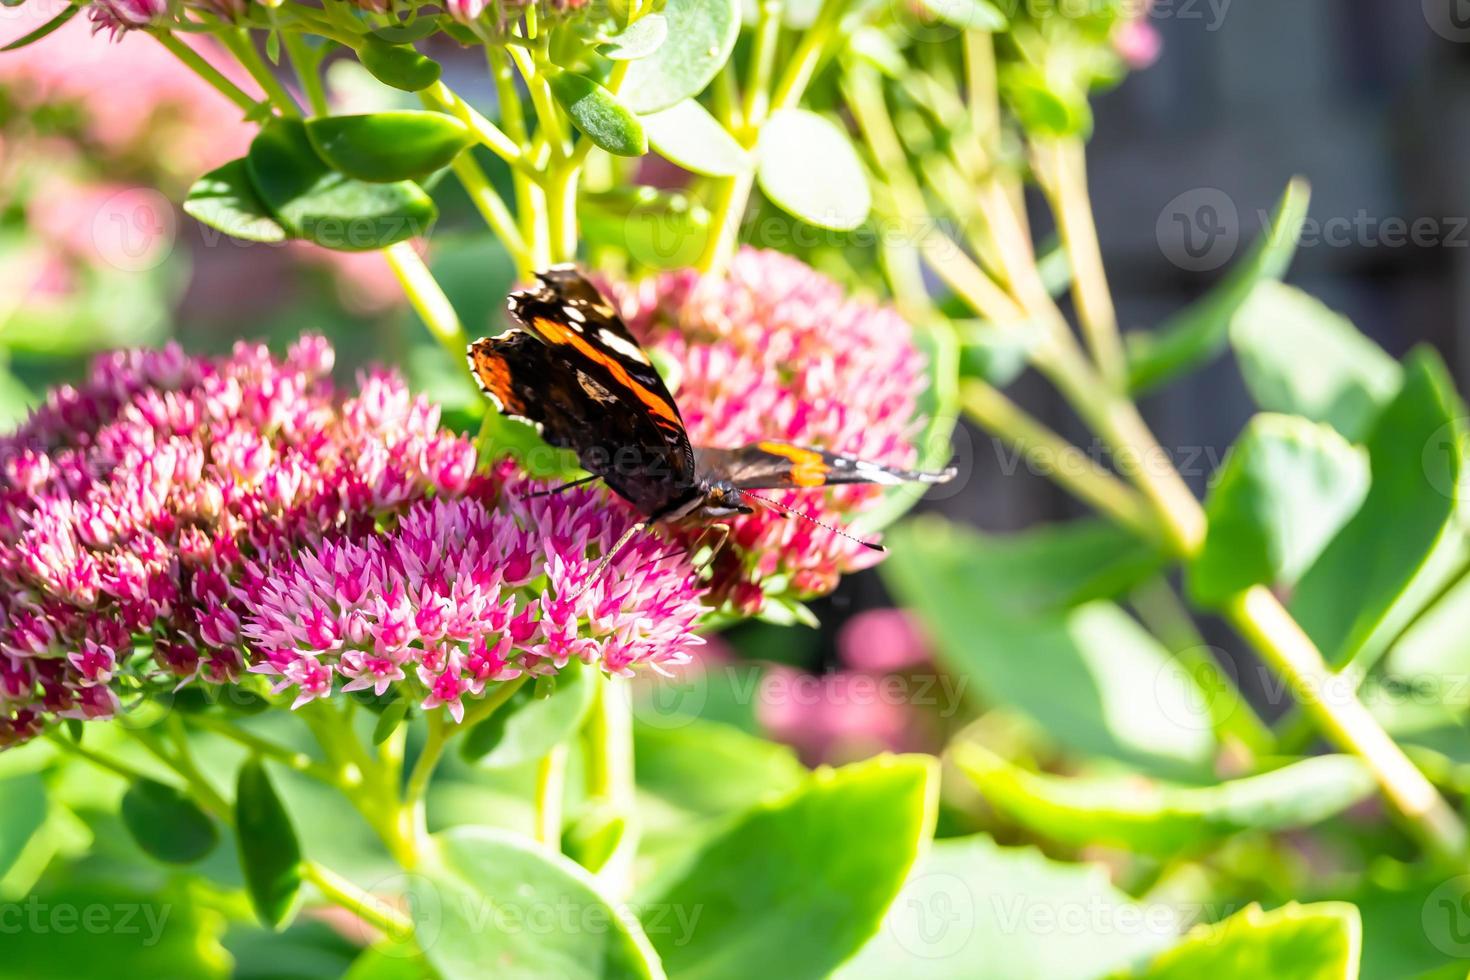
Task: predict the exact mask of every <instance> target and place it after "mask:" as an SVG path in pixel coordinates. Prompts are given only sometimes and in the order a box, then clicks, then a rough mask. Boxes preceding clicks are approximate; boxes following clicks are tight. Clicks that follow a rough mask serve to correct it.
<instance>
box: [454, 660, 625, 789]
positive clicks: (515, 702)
mask: <svg viewBox="0 0 1470 980" xmlns="http://www.w3.org/2000/svg"><path fill="white" fill-rule="evenodd" d="M573 664H576V662H575V661H573V662H572V663H569V664H568V665H567V666H566V667H565V668H563V669H562V671H561V672H560V673H559V674H558V675H557V678H556V692H555V693H554V694H552V695H551V696H550V697H546V698H538V697H536V696H535V693H534V690H533V688H532V686H531V685H529V684H526V685H523V686H522V687H521V689H520V690H518V691H516V693H515V694H514V695H512V696H511V699H510V701H508V702H507V703H506V704H504V705H502V706H501V707H500V709H499V710H497V711H496V712H495V714H493V715H491V716H490V717H489V718H486V719H485V720H484V721H482V722H480V724H478V725H476V726H475V727H474V728H472V729H470V730H469V732H468V733H467V734H466V735H465V738H464V741H463V742H462V743H461V744H460V756H461V757H462V758H463V759H465V760H466V761H467V762H476V763H477V764H479V765H481V766H488V767H490V768H492V769H504V768H507V767H509V766H518V765H522V764H523V763H527V762H534V761H536V760H537V759H539V758H541V757H542V756H543V755H545V754H546V753H547V752H549V751H551V749H552V748H553V747H554V746H556V745H557V744H558V743H560V742H562V741H564V740H565V739H566V738H568V737H569V736H570V735H571V734H572V733H573V732H575V731H576V730H577V729H578V728H580V727H582V721H583V719H585V718H586V717H587V711H588V710H589V709H590V708H591V707H592V701H593V699H594V698H596V696H597V683H596V682H597V675H596V671H594V670H592V669H591V668H584V667H582V666H581V665H580V664H576V665H575V666H574V665H573Z"/></svg>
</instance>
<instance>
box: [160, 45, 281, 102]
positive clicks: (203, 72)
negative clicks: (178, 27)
mask: <svg viewBox="0 0 1470 980" xmlns="http://www.w3.org/2000/svg"><path fill="white" fill-rule="evenodd" d="M153 36H154V37H155V38H157V39H158V43H159V44H162V45H163V46H164V47H165V48H167V49H168V50H169V51H170V52H172V53H173V55H174V57H176V58H178V59H179V60H180V61H182V62H183V63H184V64H185V65H188V66H189V68H190V69H192V70H193V72H194V74H196V75H198V76H199V77H200V78H202V79H204V80H205V81H206V82H208V83H209V84H210V85H212V86H214V87H215V88H216V89H217V90H219V92H220V94H222V95H223V96H224V97H225V98H227V99H229V100H230V101H231V102H233V103H235V105H237V106H239V107H240V108H241V109H244V110H245V111H246V112H250V111H252V110H253V109H254V108H255V107H256V106H257V105H259V100H258V99H255V98H252V97H251V95H250V93H248V92H246V91H245V90H244V89H242V88H240V86H238V85H236V84H235V83H234V82H232V81H230V80H229V79H228V78H226V77H225V76H224V75H223V74H221V73H220V70H219V69H218V68H216V67H214V66H213V65H211V64H210V63H209V62H208V61H205V60H204V57H203V56H202V55H200V54H199V52H197V51H195V50H194V49H193V48H191V47H189V46H188V45H187V44H185V43H184V42H183V41H181V40H179V39H178V38H176V37H174V36H173V35H172V34H169V33H167V32H166V31H159V32H157V33H155V34H154V35H153Z"/></svg>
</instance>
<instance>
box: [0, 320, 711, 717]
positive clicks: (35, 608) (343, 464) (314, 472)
mask: <svg viewBox="0 0 1470 980" xmlns="http://www.w3.org/2000/svg"><path fill="white" fill-rule="evenodd" d="M332 361H333V353H332V350H331V348H330V347H329V346H328V345H327V344H326V343H325V342H324V341H323V340H321V339H320V338H314V337H308V338H304V339H302V340H301V341H299V342H298V343H297V344H296V345H295V346H294V347H292V349H291V350H290V352H289V353H288V354H287V356H286V357H285V358H284V359H283V360H275V359H273V358H272V357H271V356H270V355H269V354H268V353H267V351H266V350H265V349H264V348H262V347H256V346H247V345H243V344H242V345H239V346H237V347H236V349H235V351H234V353H233V354H232V355H230V356H229V357H227V358H223V359H218V360H211V359H199V358H191V357H186V356H185V355H184V354H183V353H182V352H180V351H179V350H178V349H177V348H175V347H170V348H168V349H165V350H163V351H158V352H129V353H119V354H113V355H109V356H105V357H102V358H100V359H99V360H98V361H97V362H96V363H95V364H94V366H93V369H92V372H91V375H90V377H89V378H88V379H87V380H86V381H85V382H84V383H83V384H82V385H80V386H79V387H75V388H74V387H70V386H68V387H62V388H58V389H56V390H54V391H52V392H51V393H50V395H49V397H48V398H47V400H46V403H45V404H44V405H43V406H42V407H41V408H39V409H38V410H37V411H36V412H35V413H33V415H32V416H31V418H30V419H29V420H28V421H27V422H26V424H25V425H23V426H22V427H21V428H20V430H19V431H17V432H16V433H14V434H13V435H11V436H9V437H7V438H4V439H0V467H3V479H4V485H3V487H0V746H4V745H6V744H11V743H14V742H18V741H23V740H25V739H27V738H30V737H32V736H34V735H35V734H37V733H38V732H39V731H40V730H41V727H42V725H43V723H44V722H45V720H46V719H47V718H52V717H64V718H99V717H106V716H109V715H111V714H112V713H114V712H115V711H116V710H117V707H118V703H119V697H118V696H119V693H120V692H123V691H140V692H141V691H147V690H151V689H153V688H158V687H162V688H165V689H166V688H169V687H173V686H175V685H176V684H178V683H180V682H181V681H187V680H190V679H194V678H198V679H200V680H203V681H206V682H211V683H225V682H230V681H234V680H238V679H239V678H240V676H241V674H242V673H243V672H244V671H245V670H246V668H247V667H248V668H250V669H252V670H257V671H262V672H266V673H270V674H273V675H275V676H276V677H277V678H278V680H279V681H280V685H281V687H282V688H286V687H290V688H294V689H296V690H297V691H298V692H299V695H300V698H299V699H298V700H300V699H310V698H313V697H319V696H322V695H324V694H326V693H328V692H329V690H330V682H331V680H332V678H333V677H334V676H336V675H339V674H340V675H341V676H343V677H345V678H347V681H348V683H347V686H354V685H355V686H358V687H362V686H369V685H371V686H373V687H375V688H378V689H380V690H381V689H382V687H383V686H384V685H385V684H387V683H392V682H393V681H394V680H400V679H407V680H408V681H409V686H410V687H413V686H415V685H421V686H422V687H421V690H420V693H422V694H423V697H422V700H423V701H424V703H426V704H428V705H430V706H433V705H437V704H448V705H450V706H451V710H452V711H454V712H456V713H457V712H458V711H459V710H460V704H461V702H460V701H459V698H460V696H461V695H462V694H466V693H468V694H470V695H474V694H476V693H478V692H479V691H480V690H482V688H483V684H484V682H485V681H487V680H493V679H500V678H504V677H508V676H511V675H512V674H513V672H514V671H516V670H527V671H531V672H533V673H540V672H546V671H549V670H553V669H555V668H556V667H557V666H559V665H563V664H565V663H566V661H567V659H568V658H569V657H572V656H576V657H580V658H582V659H584V660H591V659H594V658H597V659H599V660H600V662H601V663H602V664H603V665H604V666H605V667H606V668H607V669H609V670H616V671H624V670H626V669H627V668H628V667H629V666H630V665H631V664H632V663H635V662H642V661H650V660H652V661H659V660H663V661H678V660H680V659H682V657H683V656H684V653H683V646H684V644H686V643H687V642H689V640H688V637H687V635H686V633H687V630H688V628H689V627H690V625H691V624H692V622H693V620H694V617H695V616H696V615H697V613H698V609H699V596H698V594H697V592H696V591H695V589H694V586H693V583H692V577H691V574H690V573H691V570H690V569H689V567H688V565H687V563H686V564H680V563H679V562H678V561H663V562H660V561H657V560H655V559H656V558H657V557H658V556H657V555H656V554H654V552H655V551H656V550H657V549H658V548H659V547H660V545H659V543H658V542H657V541H656V540H654V539H644V540H643V541H641V542H638V543H637V544H636V545H635V546H634V547H632V548H629V549H628V550H627V553H626V555H625V556H624V557H622V558H620V559H619V560H618V561H617V562H616V563H615V564H614V566H613V567H612V568H611V569H609V570H608V572H607V573H605V574H604V575H602V576H599V577H598V579H597V580H596V581H594V582H592V583H591V584H590V585H589V584H588V580H589V579H590V578H591V577H592V571H593V567H594V565H595V561H594V560H593V559H592V558H589V557H588V555H589V549H598V548H603V547H606V546H607V544H608V542H609V540H610V539H611V538H613V537H615V536H616V535H617V534H619V533H621V530H622V529H623V527H625V526H626V524H627V522H628V520H629V518H628V516H627V515H626V513H624V512H623V511H622V510H620V509H613V508H610V507H609V506H608V505H607V504H606V502H605V501H604V500H602V499H601V498H600V497H595V496H594V495H591V494H586V493H584V494H581V495H572V496H565V497H559V498H551V499H546V500H539V499H538V500H526V501H517V500H516V499H515V495H516V493H517V492H518V491H517V490H515V489H514V487H515V484H514V483H513V482H508V481H511V480H512V476H511V474H509V473H502V474H501V475H500V476H499V477H498V478H493V479H492V478H484V477H476V476H475V472H474V471H475V451H474V447H473V445H472V444H471V443H470V442H469V441H467V440H465V439H463V438H461V437H459V436H457V435H455V434H453V433H450V432H447V431H445V430H443V429H441V428H440V427H439V417H438V410H437V409H436V408H434V407H432V406H431V405H429V403H427V402H426V401H424V400H422V399H415V398H413V397H411V396H410V395H409V393H408V392H407V391H406V390H405V388H404V387H403V385H402V383H401V382H400V381H399V380H398V379H397V378H396V377H395V376H392V375H390V374H385V373H373V374H367V375H365V376H363V377H361V378H360V379H359V381H358V386H357V390H356V392H355V393H354V394H353V395H352V396H351V397H343V395H342V394H341V393H339V392H338V391H337V390H336V389H335V387H334V386H333V385H332V383H331V381H330V380H329V378H328V373H329V371H330V369H331V365H332ZM664 550H665V551H667V550H668V548H667V546H664ZM150 651H151V656H149V655H147V654H148V653H149V652H150ZM424 692H426V693H424Z"/></svg>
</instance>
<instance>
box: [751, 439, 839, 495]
mask: <svg viewBox="0 0 1470 980" xmlns="http://www.w3.org/2000/svg"><path fill="white" fill-rule="evenodd" d="M756 446H757V447H758V448H759V449H761V450H762V451H763V452H768V453H770V454H771V455H773V456H780V457H782V458H784V459H789V460H791V482H792V483H795V484H796V485H797V486H799V487H820V486H822V485H823V484H825V483H826V482H827V473H828V467H827V464H826V462H825V461H824V460H823V459H822V454H821V453H819V452H816V451H815V450H811V449H801V448H799V447H797V446H788V445H786V444H785V443H781V442H760V443H756Z"/></svg>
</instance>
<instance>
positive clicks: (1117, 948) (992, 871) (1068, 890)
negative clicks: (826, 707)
mask: <svg viewBox="0 0 1470 980" xmlns="http://www.w3.org/2000/svg"><path fill="white" fill-rule="evenodd" d="M1079 913H1080V918H1079ZM1125 923H1126V925H1125ZM1064 924H1065V925H1064ZM1179 929H1180V925H1179V923H1178V917H1177V915H1176V914H1175V912H1174V910H1173V909H1172V908H1170V907H1169V906H1168V905H1165V904H1151V905H1139V904H1136V903H1135V902H1133V901H1132V900H1131V899H1130V898H1129V897H1128V896H1127V895H1125V894H1124V893H1123V892H1121V891H1119V890H1118V889H1116V888H1114V887H1113V886H1112V885H1111V884H1110V883H1109V882H1108V873H1107V871H1106V870H1105V869H1104V868H1103V867H1102V866H1101V865H1094V864H1063V863H1061V862H1060V861H1052V860H1049V859H1048V858H1046V857H1045V856H1043V855H1042V854H1041V853H1040V852H1039V851H1037V850H1035V849H1034V848H1022V847H1001V846H999V845H998V844H996V843H995V842H994V841H993V840H991V839H990V838H989V837H986V836H984V835H977V836H974V837H960V838H951V839H948V840H941V841H935V843H934V846H933V849H932V850H931V851H930V852H929V853H928V854H927V855H926V856H925V857H924V858H923V859H922V860H921V861H920V862H919V864H918V865H917V867H915V869H914V873H913V874H912V875H910V876H909V880H908V882H907V883H906V884H905V885H904V887H903V891H902V892H901V893H900V894H899V896H898V900H897V901H895V902H894V903H893V905H892V907H891V908H889V910H888V916H887V918H886V919H885V920H884V923H883V930H882V931H881V932H880V933H879V934H878V935H877V936H875V937H874V938H873V941H872V942H870V943H868V945H866V946H864V947H863V949H862V952H860V953H858V955H857V956H856V957H855V958H853V960H852V961H851V962H849V963H847V964H845V965H844V966H842V967H840V968H839V969H838V971H837V972H836V974H834V977H835V980H894V978H896V977H902V978H905V980H1016V978H1018V977H1027V978H1035V980H1097V978H1099V977H1102V976H1105V975H1107V974H1108V973H1110V972H1112V971H1113V970H1116V969H1119V968H1122V967H1126V966H1129V965H1131V964H1133V963H1136V962H1138V961H1139V960H1140V959H1141V958H1143V957H1146V956H1150V955H1152V954H1153V953H1156V952H1158V951H1159V950H1161V949H1164V948H1167V947H1168V946H1170V945H1172V944H1173V943H1174V942H1175V939H1176V938H1177V936H1178V933H1179ZM1198 980H1205V978H1203V977H1201V978H1198ZM1260 980H1264V978H1260Z"/></svg>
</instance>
